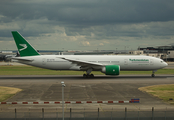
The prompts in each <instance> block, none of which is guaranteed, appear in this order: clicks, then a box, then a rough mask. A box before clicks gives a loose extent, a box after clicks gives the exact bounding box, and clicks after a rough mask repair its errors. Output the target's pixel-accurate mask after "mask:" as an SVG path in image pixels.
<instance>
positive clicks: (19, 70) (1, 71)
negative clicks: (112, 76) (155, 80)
mask: <svg viewBox="0 0 174 120" xmlns="http://www.w3.org/2000/svg"><path fill="white" fill-rule="evenodd" d="M83 73H86V72H83V71H55V70H48V69H42V68H37V67H32V66H25V65H21V66H0V75H82V74H83ZM92 73H93V74H94V75H103V73H101V72H96V71H93V72H92ZM151 73H152V71H121V72H120V74H121V75H123V74H128V75H129V74H130V75H134V74H135V75H137V74H149V75H151ZM155 74H174V69H160V70H158V71H157V72H156V73H155Z"/></svg>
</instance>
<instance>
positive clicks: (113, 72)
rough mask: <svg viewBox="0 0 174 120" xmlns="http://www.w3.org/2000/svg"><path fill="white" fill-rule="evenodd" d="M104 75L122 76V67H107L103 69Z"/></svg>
mask: <svg viewBox="0 0 174 120" xmlns="http://www.w3.org/2000/svg"><path fill="white" fill-rule="evenodd" d="M101 72H102V73H105V74H106V75H119V74H120V66H119V65H107V66H105V67H103V68H102V70H101Z"/></svg>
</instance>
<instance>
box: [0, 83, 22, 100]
mask: <svg viewBox="0 0 174 120" xmlns="http://www.w3.org/2000/svg"><path fill="white" fill-rule="evenodd" d="M20 91H22V90H21V89H19V88H13V87H2V86H0V102H2V101H4V100H7V99H8V98H11V97H12V96H14V95H15V94H16V93H18V92H20Z"/></svg>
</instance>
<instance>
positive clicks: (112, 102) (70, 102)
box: [0, 99, 139, 104]
mask: <svg viewBox="0 0 174 120" xmlns="http://www.w3.org/2000/svg"><path fill="white" fill-rule="evenodd" d="M64 103H65V104H87V103H88V104H90V103H103V104H108V103H111V104H114V103H139V99H131V100H130V101H65V102H64ZM0 104H62V101H50V102H48V101H47V102H0Z"/></svg>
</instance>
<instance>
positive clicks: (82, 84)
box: [0, 75, 174, 110]
mask: <svg viewBox="0 0 174 120" xmlns="http://www.w3.org/2000/svg"><path fill="white" fill-rule="evenodd" d="M61 81H64V82H65V84H66V87H65V101H128V100H130V99H133V98H139V99H140V103H129V104H122V103H118V104H100V103H96V104H66V106H65V110H69V108H72V109H86V110H87V109H89V110H91V109H97V108H100V109H101V110H108V109H110V110H111V109H118V110H120V109H122V110H124V108H125V107H127V108H128V109H129V110H130V109H131V110H138V109H141V110H151V108H152V107H155V109H163V110H164V109H166V107H167V109H172V110H173V109H174V106H172V105H169V104H167V103H164V102H163V101H162V100H160V99H158V98H156V97H153V96H151V95H148V94H147V93H143V92H141V91H139V90H138V88H139V87H144V86H150V85H159V84H174V75H156V77H154V78H152V77H150V75H143V76H142V75H121V76H117V77H112V76H102V75H100V76H95V78H83V77H82V76H80V75H74V76H57V75H54V76H52V75H41V76H40V75H34V76H0V85H1V86H8V87H16V88H21V89H23V91H21V92H20V93H18V94H16V95H15V96H14V97H12V98H10V99H8V100H7V102H25V101H26V102H40V101H61V100H62V94H61V93H62V86H61ZM0 108H1V109H6V110H10V109H14V108H21V109H28V108H30V109H41V108H50V109H55V108H58V109H61V104H60V105H55V104H48V105H45V104H43V105H18V104H17V105H0Z"/></svg>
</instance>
